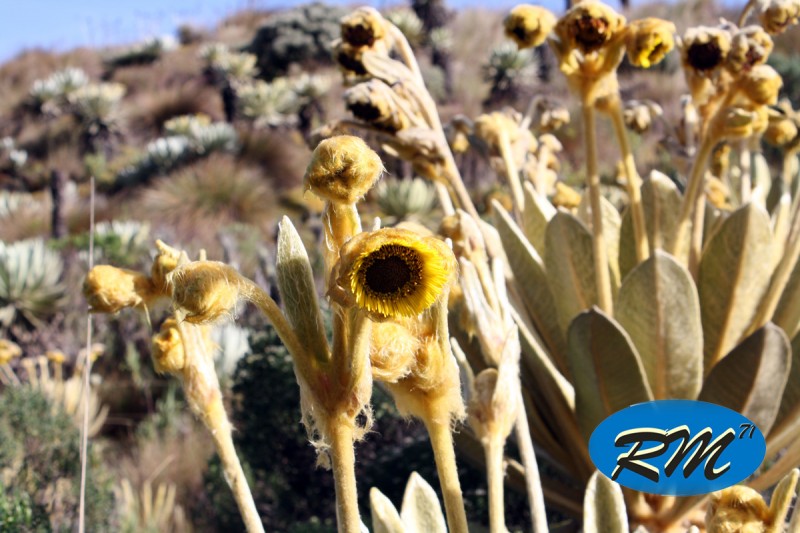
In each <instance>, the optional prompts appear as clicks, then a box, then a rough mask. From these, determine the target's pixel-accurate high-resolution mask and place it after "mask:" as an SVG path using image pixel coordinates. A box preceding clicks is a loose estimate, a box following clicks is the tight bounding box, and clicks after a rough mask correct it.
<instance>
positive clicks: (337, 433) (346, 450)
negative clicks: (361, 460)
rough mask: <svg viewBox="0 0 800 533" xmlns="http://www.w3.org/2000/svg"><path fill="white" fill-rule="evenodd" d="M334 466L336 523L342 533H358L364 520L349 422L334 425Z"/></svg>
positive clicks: (332, 430)
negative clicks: (361, 515) (360, 513)
mask: <svg viewBox="0 0 800 533" xmlns="http://www.w3.org/2000/svg"><path fill="white" fill-rule="evenodd" d="M330 439H331V466H332V467H333V481H334V485H335V487H336V522H337V524H338V527H339V532H340V533H359V532H360V531H361V517H360V515H359V513H358V497H357V494H358V493H357V492H356V470H355V465H356V457H355V451H354V450H353V425H352V421H349V420H344V419H341V420H338V421H336V422H334V423H333V424H331V431H330Z"/></svg>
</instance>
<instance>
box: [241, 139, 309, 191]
mask: <svg viewBox="0 0 800 533" xmlns="http://www.w3.org/2000/svg"><path fill="white" fill-rule="evenodd" d="M239 138H240V141H241V145H242V150H241V153H240V154H239V157H240V159H241V161H242V162H243V163H245V164H249V165H255V166H258V167H260V168H261V169H262V171H263V173H264V176H266V177H267V179H268V180H269V182H270V184H271V186H272V187H274V188H275V189H277V190H285V189H289V188H292V187H295V186H297V185H299V184H300V183H302V181H303V174H304V173H305V170H306V165H308V160H309V157H310V156H311V151H310V150H309V149H308V147H307V146H306V145H305V143H304V142H303V139H302V138H301V137H300V135H299V133H298V132H297V131H295V130H292V131H285V130H274V131H273V130H259V129H242V130H240V131H239Z"/></svg>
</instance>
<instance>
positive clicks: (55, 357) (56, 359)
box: [44, 350, 67, 365]
mask: <svg viewBox="0 0 800 533" xmlns="http://www.w3.org/2000/svg"><path fill="white" fill-rule="evenodd" d="M44 355H45V356H46V357H47V360H48V361H51V362H53V363H55V364H57V365H60V364H63V363H64V361H66V360H67V356H66V355H64V352H62V351H61V350H47V352H45V354H44Z"/></svg>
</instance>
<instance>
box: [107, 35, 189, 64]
mask: <svg viewBox="0 0 800 533" xmlns="http://www.w3.org/2000/svg"><path fill="white" fill-rule="evenodd" d="M177 46H178V42H177V41H176V40H175V38H174V37H172V36H170V35H164V36H161V37H152V38H149V39H146V40H144V41H142V42H141V43H137V44H134V45H133V46H130V47H128V48H124V49H122V50H120V51H118V52H116V53H115V54H113V55H111V56H109V57H108V58H107V59H106V65H107V66H108V67H109V68H110V69H111V70H113V69H115V68H120V67H128V66H132V65H149V64H150V63H154V62H156V61H157V60H158V59H160V58H161V56H162V55H163V54H164V52H168V51H170V50H174V49H175V48H176V47H177Z"/></svg>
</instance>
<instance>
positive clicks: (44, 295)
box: [0, 239, 66, 328]
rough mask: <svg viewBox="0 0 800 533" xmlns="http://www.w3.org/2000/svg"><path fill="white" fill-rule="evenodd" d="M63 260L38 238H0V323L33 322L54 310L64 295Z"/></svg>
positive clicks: (8, 324)
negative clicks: (12, 240)
mask: <svg viewBox="0 0 800 533" xmlns="http://www.w3.org/2000/svg"><path fill="white" fill-rule="evenodd" d="M62 271H63V263H62V261H61V257H60V256H59V255H58V253H56V252H54V251H53V250H50V249H49V248H48V247H47V245H46V244H45V242H44V240H42V239H32V240H26V241H19V242H15V243H13V244H5V243H3V242H2V241H0V327H3V328H8V327H9V326H11V325H12V324H15V323H24V324H27V325H28V326H36V325H39V324H41V323H42V322H43V321H45V320H47V319H48V318H49V317H51V316H53V315H54V314H55V313H57V312H58V310H59V309H60V307H61V305H62V304H63V302H64V297H65V295H66V293H65V288H64V285H63V284H62V283H61V274H62Z"/></svg>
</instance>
